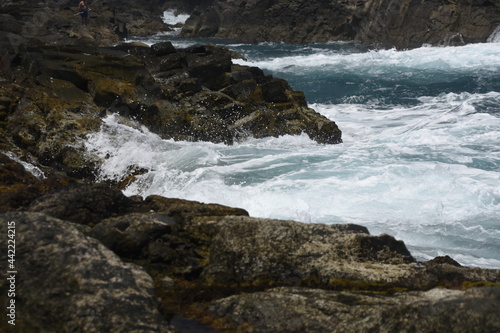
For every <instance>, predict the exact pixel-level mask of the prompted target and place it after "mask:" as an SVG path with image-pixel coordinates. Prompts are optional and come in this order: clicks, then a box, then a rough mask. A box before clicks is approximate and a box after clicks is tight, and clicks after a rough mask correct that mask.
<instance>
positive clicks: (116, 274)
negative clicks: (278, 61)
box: [0, 0, 500, 332]
mask: <svg viewBox="0 0 500 333" xmlns="http://www.w3.org/2000/svg"><path fill="white" fill-rule="evenodd" d="M127 3H128V2H118V1H116V2H115V1H110V2H107V3H95V4H93V10H95V11H96V12H97V11H99V16H98V17H97V16H96V17H95V18H92V17H91V19H93V21H91V22H92V24H91V25H90V26H88V27H85V28H82V27H80V26H79V18H78V17H76V16H75V15H74V8H75V7H76V4H77V1H76V2H75V1H44V2H40V3H37V4H33V3H31V2H25V1H2V2H0V4H1V7H0V18H1V21H0V50H1V53H0V57H1V58H0V59H1V63H0V65H1V68H2V70H1V72H0V73H1V74H0V125H1V126H0V179H1V181H0V189H1V191H0V193H1V194H0V220H1V222H0V223H1V224H2V228H3V230H5V231H6V232H5V233H3V232H2V234H3V235H5V237H2V239H0V244H1V245H0V247H2V248H3V249H4V250H3V251H1V252H0V262H2V279H1V282H0V293H1V294H2V295H3V296H2V300H3V301H2V306H3V308H4V309H7V310H6V311H7V316H4V319H3V320H1V321H0V330H1V331H8V330H9V329H12V328H14V326H13V324H15V329H16V330H17V331H19V332H352V331H357V332H373V331H380V332H389V331H399V332H410V331H411V332H440V331H453V332H493V331H498V330H500V314H499V312H498V306H499V305H500V270H491V269H481V268H468V267H461V266H460V265H459V264H458V263H457V262H455V261H454V260H453V259H452V258H449V257H438V258H436V259H434V260H431V261H428V262H418V261H417V260H415V258H414V257H413V256H412V255H411V253H410V252H409V251H408V249H407V248H406V246H405V244H404V243H403V242H402V241H398V240H396V239H394V237H392V236H390V235H380V236H374V235H370V234H369V232H368V230H367V229H366V228H365V227H363V226H358V225H319V224H304V223H299V222H295V221H282V220H270V219H261V218H253V217H250V216H249V214H248V213H247V212H246V211H245V210H243V209H241V208H233V207H226V206H221V205H217V204H205V203H199V202H193V201H187V200H180V199H174V198H164V197H160V196H149V197H147V198H142V197H139V196H132V197H127V196H125V195H124V194H123V193H122V192H121V190H120V188H121V187H123V186H126V185H127V184H128V183H130V182H133V181H134V175H137V174H138V173H141V172H147V170H137V169H136V168H135V166H130V173H129V174H126V175H123V179H122V180H121V181H120V182H114V183H98V182H97V181H96V176H95V175H96V170H98V168H99V165H100V163H102V160H101V158H99V157H98V156H95V155H93V154H92V152H88V151H87V150H86V149H85V147H84V145H83V141H84V138H85V137H86V136H87V135H88V134H90V133H94V132H96V131H98V130H99V129H100V127H101V126H102V124H103V120H102V119H103V117H105V116H106V115H110V114H116V115H117V117H118V118H119V119H121V121H123V122H124V123H134V124H139V125H142V126H146V127H147V128H148V129H150V130H151V131H153V132H155V133H157V134H158V135H160V136H161V137H162V138H165V139H174V140H188V141H189V140H190V141H197V140H203V141H212V142H222V143H226V144H232V143H233V142H237V141H238V140H244V139H245V138H246V137H249V136H253V137H266V136H280V135H284V134H291V135H295V134H301V133H306V134H307V135H309V137H311V139H313V140H316V141H317V142H318V143H320V144H335V143H339V142H341V131H340V129H339V128H338V127H337V126H336V124H335V123H334V122H332V121H330V120H328V119H326V118H325V117H323V116H321V115H320V114H318V113H316V112H315V111H314V110H312V109H310V108H309V107H308V105H307V102H306V100H305V97H304V94H303V93H301V92H297V91H294V90H293V89H292V88H291V87H290V86H289V85H288V83H287V82H286V81H284V80H281V79H278V78H274V77H271V76H268V75H265V74H264V73H263V72H262V70H260V69H259V68H254V67H245V66H239V65H234V64H233V63H232V61H231V59H234V57H238V55H237V54H234V53H233V52H231V51H230V50H228V49H226V48H223V47H216V46H213V45H200V46H194V47H190V48H186V49H176V48H175V47H173V45H172V44H171V43H169V42H165V43H161V44H156V45H153V46H152V47H149V46H146V45H142V44H140V43H123V42H122V38H123V37H124V36H125V35H127V34H129V33H132V32H133V34H136V35H141V34H145V35H147V34H150V33H151V31H158V30H162V29H168V28H169V27H165V26H164V25H163V23H162V22H160V20H154V19H151V20H149V21H148V20H147V19H145V18H148V17H149V15H153V14H152V13H156V14H158V12H156V11H158V9H164V8H166V7H163V6H167V5H173V4H174V3H175V5H176V6H180V5H181V4H182V5H183V6H185V7H184V9H185V10H193V11H194V10H195V9H194V8H195V7H196V6H199V5H200V1H194V0H193V1H186V2H174V1H156V2H155V1H153V2H151V3H150V4H149V5H150V7H149V8H148V7H146V6H145V5H144V6H141V5H136V6H134V7H131V8H133V10H131V9H130V12H132V13H131V15H132V16H133V17H135V18H136V19H133V20H131V19H130V17H127V16H126V15H124V12H125V10H124V9H123V8H124V7H123V6H125V5H126V4H127ZM228 4H229V2H228ZM198 8H200V7H198ZM49 12H50V14H49ZM156 14H154V15H156ZM138 17H140V18H141V19H142V20H143V21H142V23H141V22H138V19H137V18H138ZM146 23H147V24H146ZM134 24H135V25H134ZM7 249H10V250H15V252H12V251H11V252H9V251H8V250H7ZM4 265H9V266H8V269H5V267H6V266H4ZM4 296H7V297H4ZM9 307H10V309H9Z"/></svg>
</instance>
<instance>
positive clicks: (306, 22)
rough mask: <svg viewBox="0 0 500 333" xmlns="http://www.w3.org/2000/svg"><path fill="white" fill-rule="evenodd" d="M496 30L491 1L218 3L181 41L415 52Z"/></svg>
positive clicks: (201, 11) (497, 8) (480, 38)
mask: <svg viewBox="0 0 500 333" xmlns="http://www.w3.org/2000/svg"><path fill="white" fill-rule="evenodd" d="M498 25H500V3H499V2H498V1H490V0H455V1H453V0H452V1H448V0H402V1H392V0H344V1H325V0H293V1H289V0H274V1H272V0H250V1H243V0H234V1H223V0H214V1H208V2H206V3H204V4H203V5H202V6H199V7H198V8H197V9H196V10H194V11H193V12H192V15H191V17H190V18H189V20H188V21H187V22H186V26H185V27H184V29H183V31H182V35H183V36H185V37H192V36H205V37H206V36H216V37H223V38H233V39H236V40H240V41H243V42H249V43H255V42H265V41H267V42H281V41H283V42H289V43H317V42H328V41H338V40H343V41H356V42H359V43H363V44H368V45H377V46H382V47H397V48H413V47H419V46H422V45H423V44H432V45H460V44H464V43H477V42H485V41H486V39H487V38H488V36H490V34H491V33H492V32H493V31H494V30H495V28H496V27H497V26H498Z"/></svg>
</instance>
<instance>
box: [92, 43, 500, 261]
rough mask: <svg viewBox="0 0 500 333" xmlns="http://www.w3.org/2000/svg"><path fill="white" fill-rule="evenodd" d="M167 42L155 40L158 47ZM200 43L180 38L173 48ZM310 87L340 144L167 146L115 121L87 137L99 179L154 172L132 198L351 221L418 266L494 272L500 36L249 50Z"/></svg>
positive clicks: (499, 181) (251, 57)
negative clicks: (447, 262)
mask: <svg viewBox="0 0 500 333" xmlns="http://www.w3.org/2000/svg"><path fill="white" fill-rule="evenodd" d="M162 38H165V37H164V36H156V37H155V39H153V40H150V41H149V42H150V43H153V42H157V41H159V40H161V39H162ZM198 42H201V41H196V40H188V41H186V40H174V44H175V45H176V46H178V47H182V46H188V45H191V44H193V43H198ZM211 42H215V43H219V44H225V45H227V46H228V47H230V48H232V49H234V50H236V51H239V52H241V53H242V54H243V55H244V56H245V58H246V60H235V62H236V63H239V64H246V65H251V66H258V67H260V68H262V69H263V70H265V72H266V73H268V74H272V75H274V76H275V77H281V78H284V79H286V80H288V82H289V83H290V84H291V86H292V87H293V88H294V89H295V90H302V91H304V92H305V94H306V97H307V100H308V102H309V104H310V107H312V108H313V109H315V110H316V111H318V112H320V113H322V114H323V115H325V116H326V117H328V118H329V119H331V120H334V121H335V122H336V123H337V124H338V126H339V127H340V129H341V130H342V131H343V143H342V144H339V145H320V144H317V143H316V142H314V141H311V140H310V139H309V138H308V137H307V135H301V136H284V137H279V138H266V139H254V138H249V139H248V140H246V141H244V142H239V143H236V144H234V145H232V146H226V145H223V144H213V143H208V142H196V143H192V142H175V141H172V140H162V139H161V138H159V137H158V136H157V135H155V134H153V133H151V132H149V131H148V130H147V129H146V128H144V127H143V126H140V125H137V124H133V123H132V122H130V121H123V120H122V119H120V117H119V116H117V115H112V116H109V117H107V118H106V119H105V124H104V125H103V127H102V129H101V131H100V132H98V133H95V134H93V135H91V136H89V137H88V138H87V140H86V145H87V147H88V149H89V151H91V152H93V153H97V154H99V155H100V156H102V157H103V158H104V157H107V158H106V159H105V163H104V165H103V167H102V170H101V172H100V177H101V178H102V179H119V178H120V177H121V176H122V175H123V174H124V173H125V172H126V170H127V169H128V168H130V166H135V167H141V168H145V169H147V170H149V171H148V172H147V173H145V174H143V175H140V176H138V177H137V181H136V182H134V183H132V184H131V185H130V186H129V187H128V188H127V189H126V190H125V191H124V192H125V194H127V195H133V194H139V195H142V196H144V197H145V196H148V195H151V194H159V195H163V196H167V197H178V198H184V199H189V200H197V201H201V202H205V203H220V204H224V205H229V206H233V207H240V208H244V209H246V210H247V211H248V212H249V213H250V215H251V216H254V217H266V218H278V219H292V220H297V221H303V222H306V223H324V224H332V223H356V224H361V225H364V226H366V227H368V229H369V230H370V232H371V233H372V234H382V233H387V234H391V235H393V236H395V237H396V238H397V239H400V240H403V241H404V242H405V243H406V245H407V246H408V248H409V249H410V251H411V252H412V254H413V255H414V256H415V257H416V258H417V259H420V260H427V259H431V258H433V257H435V256H439V255H449V256H451V257H452V258H454V259H455V260H457V261H458V262H459V263H461V264H463V265H466V266H479V267H487V268H500V44H498V43H484V44H471V45H466V46H460V47H425V46H424V47H421V48H418V49H414V50H407V51H404V50H400V51H398V50H394V49H392V50H374V49H369V48H366V47H361V46H358V45H355V44H352V43H328V44H314V45H287V44H279V43H277V44H273V43H269V44H259V45H243V44H234V43H231V42H228V41H220V40H215V41H214V40H212V41H211Z"/></svg>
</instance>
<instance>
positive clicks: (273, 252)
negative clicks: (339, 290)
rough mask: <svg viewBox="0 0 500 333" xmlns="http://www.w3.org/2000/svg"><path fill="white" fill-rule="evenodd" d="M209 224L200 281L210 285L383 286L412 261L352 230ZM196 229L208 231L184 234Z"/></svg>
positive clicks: (381, 239)
mask: <svg viewBox="0 0 500 333" xmlns="http://www.w3.org/2000/svg"><path fill="white" fill-rule="evenodd" d="M209 224H210V228H211V229H212V230H215V236H214V237H213V239H212V241H211V243H210V248H209V253H210V255H209V263H208V265H207V266H206V267H205V269H204V270H203V273H202V276H201V278H202V279H203V280H204V281H205V283H207V284H210V285H231V284H233V283H237V284H243V285H244V284H251V285H252V284H253V285H268V284H271V285H272V284H277V283H278V284H279V283H285V284H286V283H292V284H301V283H302V284H309V283H311V284H315V285H317V286H329V285H332V284H335V283H336V282H338V280H337V279H354V280H363V281H371V282H386V283H388V282H391V281H395V280H398V279H400V278H402V277H403V276H407V275H408V274H410V272H411V271H412V270H411V269H407V267H408V264H410V263H412V262H414V261H415V260H414V259H413V257H412V256H411V254H410V253H409V252H408V250H407V249H406V246H405V245H404V243H403V242H401V241H397V240H395V239H394V238H393V237H391V236H389V235H382V236H371V235H370V234H369V233H368V231H367V229H366V228H364V227H361V226H357V225H320V224H305V223H299V222H293V221H281V220H268V219H258V218H250V217H243V216H237V217H236V216H233V217H231V216H228V217H224V218H221V219H219V220H218V221H216V222H212V223H209ZM196 228H205V229H208V228H209V227H208V226H207V221H203V222H202V223H199V224H197V222H196V220H195V221H194V222H193V223H192V225H191V226H190V227H188V229H191V230H193V229H196ZM194 232H195V231H194ZM198 233H199V231H198ZM403 267H404V268H403Z"/></svg>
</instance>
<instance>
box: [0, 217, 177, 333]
mask: <svg viewBox="0 0 500 333" xmlns="http://www.w3.org/2000/svg"><path fill="white" fill-rule="evenodd" d="M0 221H1V224H2V225H3V226H6V225H7V223H8V222H15V239H16V257H15V269H16V270H17V272H18V274H16V280H15V285H16V288H15V293H16V297H15V302H16V303H15V304H16V313H17V314H18V316H17V319H16V326H15V328H16V329H17V330H19V331H20V332H76V331H78V332H95V333H97V332H168V331H169V330H168V323H167V322H166V321H165V319H164V318H163V317H162V315H161V314H160V311H159V303H158V301H157V299H156V298H155V296H154V286H153V281H152V279H151V277H150V276H149V275H148V274H146V273H145V272H144V271H143V270H142V269H141V268H140V267H138V266H136V265H133V264H128V263H124V262H122V261H121V260H120V258H118V257H117V256H116V255H115V254H113V253H112V252H111V251H109V250H108V249H106V248H105V247H104V246H103V245H102V244H100V243H99V242H98V241H96V240H95V239H93V238H89V237H86V236H84V235H83V234H81V233H80V232H79V231H78V230H77V229H76V228H75V227H74V226H72V224H71V223H69V222H65V221H61V220H58V219H54V218H51V217H48V216H47V215H44V214H40V213H7V214H3V215H0ZM0 244H1V245H2V248H4V249H7V237H2V240H0ZM0 258H1V260H2V262H7V251H2V254H1V255H0ZM9 285H10V284H9V281H8V280H6V279H5V278H2V280H1V282H0V290H1V292H2V294H3V295H7V290H8V289H9ZM2 300H5V301H2V305H3V306H4V307H6V304H5V302H6V301H7V298H2ZM6 326H7V321H6V320H2V322H1V324H0V328H2V329H7V328H6Z"/></svg>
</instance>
